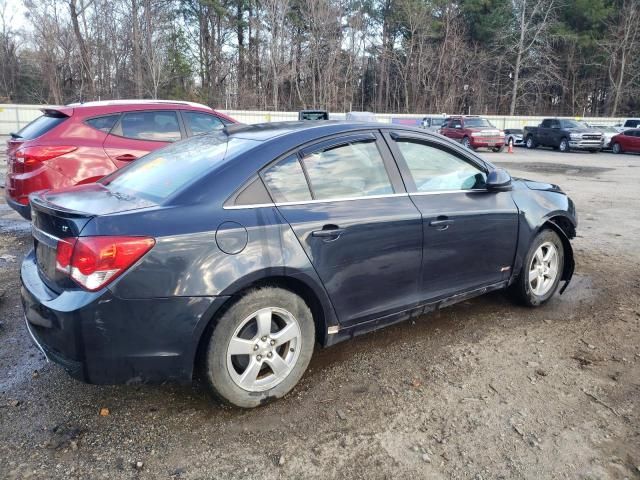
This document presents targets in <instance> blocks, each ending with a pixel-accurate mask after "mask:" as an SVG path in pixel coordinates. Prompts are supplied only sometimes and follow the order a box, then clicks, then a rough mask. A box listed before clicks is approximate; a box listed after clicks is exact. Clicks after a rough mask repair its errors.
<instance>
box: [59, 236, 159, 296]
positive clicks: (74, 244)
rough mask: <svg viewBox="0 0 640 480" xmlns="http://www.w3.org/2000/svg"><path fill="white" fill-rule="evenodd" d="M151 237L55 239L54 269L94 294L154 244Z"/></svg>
mask: <svg viewBox="0 0 640 480" xmlns="http://www.w3.org/2000/svg"><path fill="white" fill-rule="evenodd" d="M155 243H156V241H155V239H153V238H150V237H79V238H63V239H61V240H58V246H57V251H56V269H57V270H59V271H61V272H64V273H66V274H68V275H69V276H71V278H72V279H73V280H75V281H76V282H77V283H78V284H79V285H80V286H81V287H82V288H84V289H85V290H89V291H91V292H94V291H96V290H100V289H101V288H102V287H104V286H106V285H108V284H109V283H111V282H112V281H113V280H115V279H116V278H117V277H118V276H119V275H121V274H122V273H124V272H125V271H126V270H127V269H128V268H129V267H131V266H132V265H133V264H134V263H136V262H137V261H138V260H139V259H140V258H141V257H142V256H143V255H144V254H145V253H147V252H148V251H149V250H151V248H152V247H153V246H154V245H155Z"/></svg>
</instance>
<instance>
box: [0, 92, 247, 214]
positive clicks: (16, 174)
mask: <svg viewBox="0 0 640 480" xmlns="http://www.w3.org/2000/svg"><path fill="white" fill-rule="evenodd" d="M42 112H43V114H44V115H42V116H41V117H38V118H37V119H35V120H34V121H33V122H31V123H30V124H28V125H27V126H26V127H24V128H23V129H22V130H20V131H19V132H18V133H13V134H11V138H10V139H9V140H8V141H7V163H8V170H7V181H6V184H5V189H6V192H5V194H6V197H7V203H8V204H9V205H10V206H11V207H12V208H13V209H14V210H16V211H17V212H18V213H20V215H22V216H23V217H24V218H30V208H29V194H30V193H31V192H35V191H37V190H44V189H58V188H63V187H69V186H72V185H78V184H82V183H91V182H95V181H96V180H98V179H100V178H102V177H104V176H105V175H108V174H109V173H111V172H113V171H114V170H116V169H118V168H120V167H123V166H125V165H127V164H128V163H130V162H131V161H133V160H135V159H137V158H139V157H141V156H143V155H146V154H147V153H149V152H151V151H152V150H157V149H158V148H161V147H164V146H165V145H168V144H169V143H171V142H175V141H176V140H180V139H182V138H186V137H190V136H193V135H199V134H202V133H207V132H210V131H212V130H216V129H220V128H223V127H224V126H225V125H227V124H230V123H236V122H235V120H233V119H231V118H229V117H227V116H225V115H222V114H221V113H218V112H216V111H214V110H212V109H211V108H209V107H207V106H205V105H200V104H196V103H190V102H172V101H161V100H143V101H137V100H120V101H107V102H89V103H82V104H70V105H66V106H63V107H53V108H45V109H43V110H42Z"/></svg>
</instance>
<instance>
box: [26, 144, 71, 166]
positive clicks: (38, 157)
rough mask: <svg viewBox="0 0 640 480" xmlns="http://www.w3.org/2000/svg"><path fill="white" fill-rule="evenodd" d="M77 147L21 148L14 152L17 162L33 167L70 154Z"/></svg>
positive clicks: (47, 146) (44, 146) (46, 146)
mask: <svg viewBox="0 0 640 480" xmlns="http://www.w3.org/2000/svg"><path fill="white" fill-rule="evenodd" d="M77 149H78V147H72V146H65V145H43V146H40V147H21V148H19V149H17V150H16V153H15V156H16V159H18V161H20V162H22V163H24V164H25V165H34V164H36V163H40V162H45V161H47V160H51V159H52V158H56V157H59V156H60V155H64V154H65V153H71V152H73V151H74V150H77Z"/></svg>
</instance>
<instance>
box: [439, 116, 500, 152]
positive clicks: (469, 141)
mask: <svg viewBox="0 0 640 480" xmlns="http://www.w3.org/2000/svg"><path fill="white" fill-rule="evenodd" d="M440 133H441V134H442V135H444V136H445V137H449V138H451V139H453V140H456V141H458V142H460V143H462V145H464V146H465V147H467V148H470V149H472V150H475V149H476V148H490V149H491V150H493V151H494V152H501V151H502V149H503V148H504V132H503V131H502V130H499V129H497V128H496V127H494V126H493V125H492V124H491V122H489V120H487V119H485V118H482V117H478V116H457V117H450V118H448V119H446V120H445V122H444V124H443V125H442V128H441V129H440Z"/></svg>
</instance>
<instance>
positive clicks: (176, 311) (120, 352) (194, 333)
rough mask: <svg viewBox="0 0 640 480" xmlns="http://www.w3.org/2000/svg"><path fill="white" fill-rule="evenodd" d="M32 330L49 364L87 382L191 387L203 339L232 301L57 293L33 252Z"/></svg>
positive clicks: (25, 298)
mask: <svg viewBox="0 0 640 480" xmlns="http://www.w3.org/2000/svg"><path fill="white" fill-rule="evenodd" d="M21 279H22V289H21V295H22V305H23V308H24V312H25V318H26V323H27V329H28V331H29V334H30V335H31V337H32V339H33V340H34V342H35V343H36V345H37V346H38V347H39V348H40V350H41V351H42V352H43V353H44V354H45V356H46V357H47V359H48V360H50V361H52V362H54V363H57V364H59V365H61V366H62V367H63V368H64V369H65V370H66V371H67V372H68V373H69V375H71V376H72V377H74V378H76V379H78V380H81V381H83V382H87V383H96V384H124V383H163V382H176V383H190V382H191V377H192V371H193V365H194V359H195V354H196V350H197V347H198V343H199V340H200V336H201V334H202V332H203V330H204V328H205V326H206V324H207V321H208V319H209V318H210V315H212V313H213V312H215V310H216V309H217V308H218V307H219V305H221V304H222V303H223V300H224V298H225V297H215V298H213V297H195V298H194V297H172V298H159V299H153V298H152V299H122V298H119V297H116V296H115V295H113V294H112V293H111V292H110V291H109V290H108V289H104V290H102V291H100V292H96V293H90V292H85V291H82V290H73V291H71V290H70V291H65V292H63V293H61V294H57V293H55V292H53V291H52V290H50V289H49V288H48V287H47V286H46V285H45V284H44V282H42V280H41V279H40V275H39V273H38V271H37V266H36V263H35V257H34V255H33V252H31V253H30V254H29V255H27V257H26V258H25V260H24V262H23V264H22V269H21Z"/></svg>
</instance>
